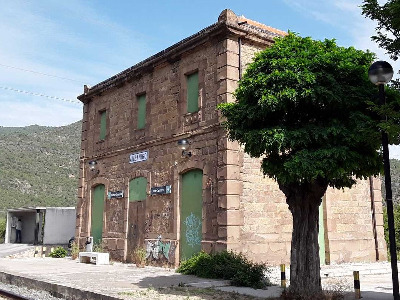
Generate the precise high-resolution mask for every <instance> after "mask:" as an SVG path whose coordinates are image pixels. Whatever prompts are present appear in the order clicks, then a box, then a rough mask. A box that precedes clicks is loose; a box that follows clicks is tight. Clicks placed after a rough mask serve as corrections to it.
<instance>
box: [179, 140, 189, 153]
mask: <svg viewBox="0 0 400 300" xmlns="http://www.w3.org/2000/svg"><path fill="white" fill-rule="evenodd" d="M178 146H179V148H180V149H181V150H183V151H186V150H187V149H189V141H188V140H187V139H181V140H179V141H178Z"/></svg>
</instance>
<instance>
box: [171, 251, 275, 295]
mask: <svg viewBox="0 0 400 300" xmlns="http://www.w3.org/2000/svg"><path fill="white" fill-rule="evenodd" d="M177 272H179V273H182V274H187V275H189V274H191V275H196V276H199V277H204V278H221V279H227V280H230V281H231V284H232V285H235V286H248V287H252V288H264V287H266V286H267V285H269V284H270V282H269V280H268V278H267V277H266V275H265V273H266V272H268V268H267V267H266V266H265V264H258V263H253V262H251V261H250V260H248V259H247V258H246V257H245V256H244V255H243V254H242V253H239V254H237V253H234V252H232V251H231V252H228V251H222V252H218V253H215V254H208V253H205V252H200V253H198V254H195V255H194V256H192V258H190V259H188V260H186V261H183V262H182V263H181V265H180V266H179V268H178V269H177Z"/></svg>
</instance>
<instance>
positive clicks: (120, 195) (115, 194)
mask: <svg viewBox="0 0 400 300" xmlns="http://www.w3.org/2000/svg"><path fill="white" fill-rule="evenodd" d="M112 198H124V191H116V192H108V199H112Z"/></svg>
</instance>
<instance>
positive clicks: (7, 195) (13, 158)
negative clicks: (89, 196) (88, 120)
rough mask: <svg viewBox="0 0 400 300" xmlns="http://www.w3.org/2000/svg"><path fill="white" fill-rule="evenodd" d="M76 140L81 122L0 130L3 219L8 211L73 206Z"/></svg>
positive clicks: (76, 152) (77, 147) (0, 180)
mask: <svg viewBox="0 0 400 300" xmlns="http://www.w3.org/2000/svg"><path fill="white" fill-rule="evenodd" d="M80 136H81V122H76V123H74V124H71V125H68V126H62V127H44V126H37V125H34V126H28V127H0V194H1V201H0V211H3V215H4V211H5V210H6V209H8V208H18V207H23V206H75V205H76V199H77V188H78V175H79V153H80ZM4 216H5V215H4Z"/></svg>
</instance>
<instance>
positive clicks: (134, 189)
mask: <svg viewBox="0 0 400 300" xmlns="http://www.w3.org/2000/svg"><path fill="white" fill-rule="evenodd" d="M146 189H147V179H146V178H145V177H138V178H135V179H132V180H131V181H130V182H129V212H128V239H127V247H128V253H127V258H126V259H127V261H128V262H132V261H133V256H132V255H133V252H134V251H135V249H136V248H144V230H145V213H146V201H145V200H146Z"/></svg>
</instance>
